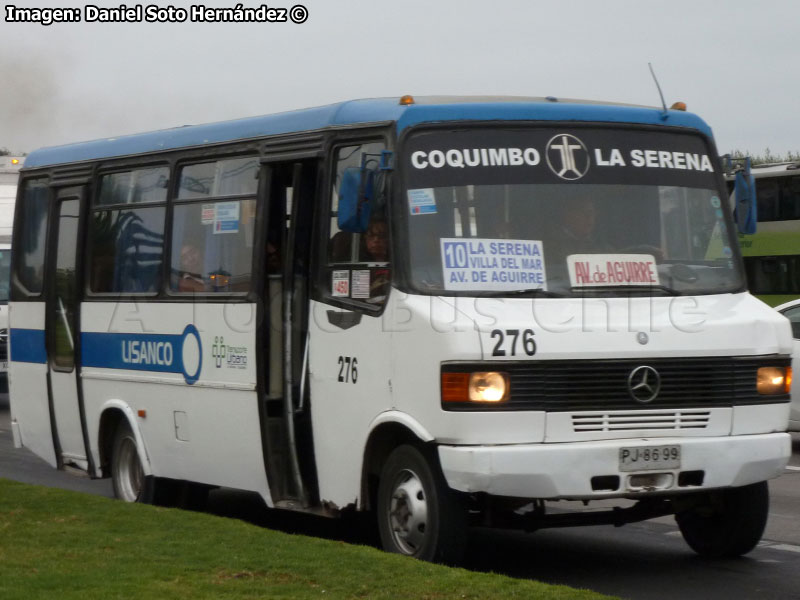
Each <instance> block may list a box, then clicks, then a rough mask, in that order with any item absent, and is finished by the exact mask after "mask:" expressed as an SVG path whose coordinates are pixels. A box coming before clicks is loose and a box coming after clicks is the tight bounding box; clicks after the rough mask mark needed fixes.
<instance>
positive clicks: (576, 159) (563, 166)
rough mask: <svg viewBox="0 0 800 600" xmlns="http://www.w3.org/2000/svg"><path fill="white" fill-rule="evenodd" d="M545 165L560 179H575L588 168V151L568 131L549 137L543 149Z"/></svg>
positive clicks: (581, 175) (584, 173)
mask: <svg viewBox="0 0 800 600" xmlns="http://www.w3.org/2000/svg"><path fill="white" fill-rule="evenodd" d="M545 156H546V157H547V166H549V167H550V170H551V171H553V173H555V174H556V175H558V176H559V177H560V178H561V179H566V180H568V181H575V180H576V179H580V178H581V177H583V176H584V175H586V172H587V171H588V170H589V164H590V160H589V151H588V150H587V149H586V145H585V144H584V143H583V142H582V141H581V140H579V139H578V138H576V137H575V136H574V135H570V134H568V133H559V134H558V135H556V136H554V137H552V138H550V141H549V142H547V148H546V149H545Z"/></svg>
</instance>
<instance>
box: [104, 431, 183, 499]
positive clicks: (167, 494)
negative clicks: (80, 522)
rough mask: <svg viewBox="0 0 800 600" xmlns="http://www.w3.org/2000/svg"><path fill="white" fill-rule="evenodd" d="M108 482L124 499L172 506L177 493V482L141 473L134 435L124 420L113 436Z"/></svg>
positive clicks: (142, 470)
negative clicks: (109, 481)
mask: <svg viewBox="0 0 800 600" xmlns="http://www.w3.org/2000/svg"><path fill="white" fill-rule="evenodd" d="M111 482H112V485H113V488H114V496H116V497H117V498H118V499H120V500H123V501H124V502H142V503H144V504H157V505H159V506H173V505H174V504H175V502H176V499H177V497H178V494H179V492H180V487H179V484H180V482H178V481H173V480H171V479H162V478H160V477H153V476H152V475H145V474H144V469H143V468H142V462H141V460H140V459H139V446H138V444H137V443H136V436H134V435H133V430H132V429H131V426H130V424H129V423H128V422H127V421H121V422H120V424H119V425H118V427H117V432H116V434H115V435H114V445H113V446H112V451H111Z"/></svg>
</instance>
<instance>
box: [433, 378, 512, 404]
mask: <svg viewBox="0 0 800 600" xmlns="http://www.w3.org/2000/svg"><path fill="white" fill-rule="evenodd" d="M508 390H509V385H508V374H507V373H500V372H498V371H475V372H473V373H442V401H443V402H481V403H484V402H486V403H498V402H505V401H506V400H508Z"/></svg>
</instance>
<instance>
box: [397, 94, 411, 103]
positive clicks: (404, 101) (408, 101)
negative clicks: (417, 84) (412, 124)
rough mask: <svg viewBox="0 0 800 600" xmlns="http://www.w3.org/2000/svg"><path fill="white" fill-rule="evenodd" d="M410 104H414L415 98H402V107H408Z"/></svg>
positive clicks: (408, 96) (407, 95)
mask: <svg viewBox="0 0 800 600" xmlns="http://www.w3.org/2000/svg"><path fill="white" fill-rule="evenodd" d="M409 104H414V96H411V95H409V94H406V95H405V96H403V97H402V98H400V106H408V105H409Z"/></svg>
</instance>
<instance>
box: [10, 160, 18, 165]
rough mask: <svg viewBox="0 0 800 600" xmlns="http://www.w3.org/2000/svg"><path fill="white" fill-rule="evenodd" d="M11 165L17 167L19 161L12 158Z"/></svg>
mask: <svg viewBox="0 0 800 600" xmlns="http://www.w3.org/2000/svg"><path fill="white" fill-rule="evenodd" d="M11 164H12V165H18V164H19V159H18V158H12V159H11Z"/></svg>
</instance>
